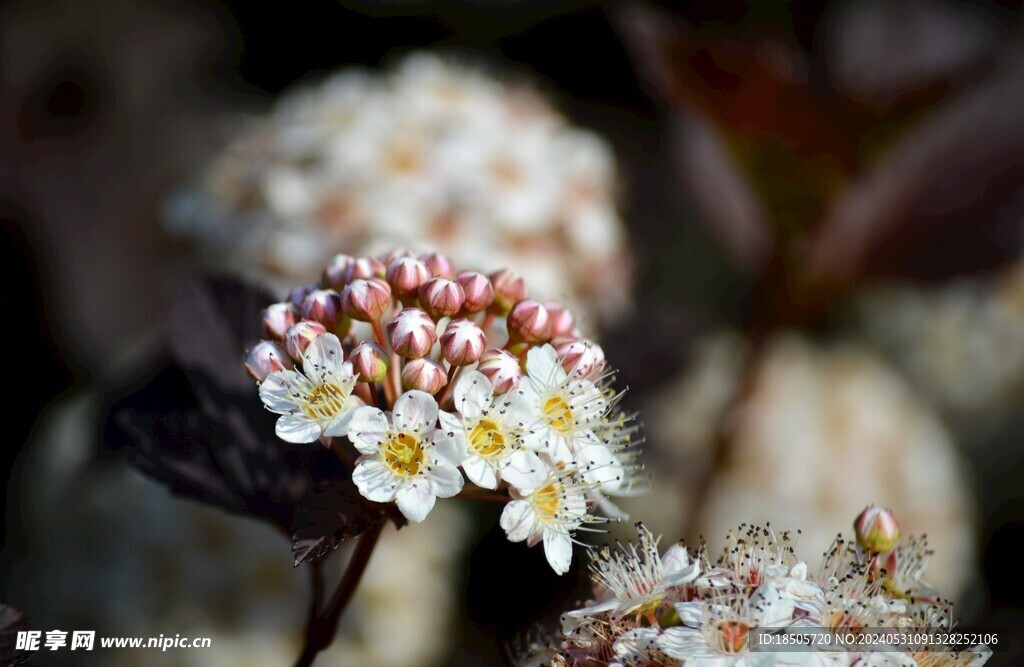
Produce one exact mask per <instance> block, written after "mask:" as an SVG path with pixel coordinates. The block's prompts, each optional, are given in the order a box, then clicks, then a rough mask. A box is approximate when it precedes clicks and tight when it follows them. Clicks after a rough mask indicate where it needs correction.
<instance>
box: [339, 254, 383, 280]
mask: <svg viewBox="0 0 1024 667" xmlns="http://www.w3.org/2000/svg"><path fill="white" fill-rule="evenodd" d="M342 277H343V278H344V279H345V284H346V285H347V284H349V283H350V282H352V281H353V280H359V279H360V278H362V279H363V280H367V279H369V278H383V277H384V264H383V263H382V262H381V261H380V260H379V259H377V258H376V257H358V258H356V260H355V261H353V262H352V263H351V264H349V266H348V268H347V269H345V271H344V273H343V274H342Z"/></svg>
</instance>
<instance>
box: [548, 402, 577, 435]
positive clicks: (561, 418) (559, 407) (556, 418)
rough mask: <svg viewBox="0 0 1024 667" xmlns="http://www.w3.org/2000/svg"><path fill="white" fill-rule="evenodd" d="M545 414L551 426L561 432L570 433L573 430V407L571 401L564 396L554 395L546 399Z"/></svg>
mask: <svg viewBox="0 0 1024 667" xmlns="http://www.w3.org/2000/svg"><path fill="white" fill-rule="evenodd" d="M544 416H545V417H546V418H547V420H548V424H549V425H550V426H551V428H553V429H555V430H556V431H558V432H559V433H568V432H569V431H571V430H572V423H573V421H572V408H571V407H570V406H569V401H567V400H565V398H563V397H562V396H552V397H551V398H549V399H548V400H546V401H544Z"/></svg>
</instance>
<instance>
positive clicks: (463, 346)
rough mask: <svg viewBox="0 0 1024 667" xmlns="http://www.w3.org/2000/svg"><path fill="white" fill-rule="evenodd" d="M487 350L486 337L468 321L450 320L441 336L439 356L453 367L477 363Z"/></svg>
mask: <svg viewBox="0 0 1024 667" xmlns="http://www.w3.org/2000/svg"><path fill="white" fill-rule="evenodd" d="M486 349H487V337H486V336H485V335H484V332H483V331H481V330H480V327H478V326H477V325H475V324H473V323H472V322H470V321H469V320H452V321H451V322H449V323H448V326H447V327H445V330H444V333H443V334H441V354H443V355H444V358H445V359H446V360H447V361H448V363H450V364H451V365H453V366H466V365H469V364H472V363H475V362H477V361H479V359H480V356H481V355H482V354H483V353H484V350H486Z"/></svg>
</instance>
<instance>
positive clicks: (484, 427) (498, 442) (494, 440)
mask: <svg viewBox="0 0 1024 667" xmlns="http://www.w3.org/2000/svg"><path fill="white" fill-rule="evenodd" d="M505 444H506V437H505V433H504V432H503V431H502V430H501V427H499V426H498V425H497V424H496V423H494V422H493V421H491V420H490V419H481V420H480V421H479V422H477V425H476V426H474V427H473V430H472V431H470V433H469V446H470V447H472V448H473V451H474V452H475V453H476V454H477V455H478V456H481V457H483V458H485V459H491V458H495V457H497V456H500V455H501V453H502V452H503V451H504V450H505Z"/></svg>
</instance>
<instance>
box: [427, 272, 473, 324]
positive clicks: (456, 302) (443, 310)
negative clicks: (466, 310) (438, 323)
mask: <svg viewBox="0 0 1024 667" xmlns="http://www.w3.org/2000/svg"><path fill="white" fill-rule="evenodd" d="M419 299H420V307H421V308H423V310H425V311H426V312H427V314H428V315H430V316H431V317H433V318H434V319H435V320H439V319H441V318H442V317H451V316H452V315H454V314H455V313H457V312H459V310H461V309H462V302H463V301H465V300H466V293H465V292H463V291H462V287H461V286H460V285H459V284H458V283H457V282H455V281H454V280H448V279H447V278H431V279H430V280H428V281H427V282H425V283H423V284H422V285H421V286H420V291H419Z"/></svg>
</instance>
